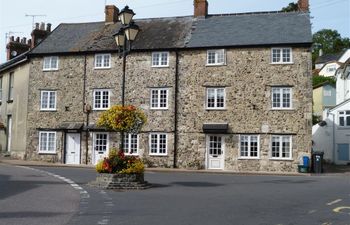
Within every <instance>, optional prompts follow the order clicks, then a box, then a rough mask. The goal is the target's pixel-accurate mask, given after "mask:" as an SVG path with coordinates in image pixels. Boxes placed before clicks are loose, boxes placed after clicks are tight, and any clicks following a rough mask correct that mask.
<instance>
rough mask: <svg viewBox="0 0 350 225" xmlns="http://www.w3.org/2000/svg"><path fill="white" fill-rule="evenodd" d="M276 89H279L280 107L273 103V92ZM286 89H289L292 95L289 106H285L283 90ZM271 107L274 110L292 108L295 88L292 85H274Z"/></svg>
mask: <svg viewBox="0 0 350 225" xmlns="http://www.w3.org/2000/svg"><path fill="white" fill-rule="evenodd" d="M275 89H277V90H279V96H280V97H279V98H280V101H279V106H278V107H277V106H274V105H273V92H274V90H275ZM284 89H288V90H289V95H290V98H289V107H284V106H283V90H284ZM271 108H272V109H273V110H291V109H293V88H292V87H283V86H282V87H272V88H271Z"/></svg>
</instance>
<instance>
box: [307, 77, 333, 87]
mask: <svg viewBox="0 0 350 225" xmlns="http://www.w3.org/2000/svg"><path fill="white" fill-rule="evenodd" d="M326 81H328V82H329V83H330V84H335V82H336V80H335V78H332V77H324V76H312V86H317V85H319V84H322V83H324V82H326Z"/></svg>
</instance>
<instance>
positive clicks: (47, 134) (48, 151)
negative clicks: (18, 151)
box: [38, 131, 57, 154]
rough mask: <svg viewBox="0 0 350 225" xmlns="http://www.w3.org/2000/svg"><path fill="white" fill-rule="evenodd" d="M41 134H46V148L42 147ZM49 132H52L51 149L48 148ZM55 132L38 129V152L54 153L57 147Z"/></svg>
mask: <svg viewBox="0 0 350 225" xmlns="http://www.w3.org/2000/svg"><path fill="white" fill-rule="evenodd" d="M43 134H46V140H45V141H46V149H42V141H41V136H42V135H43ZM50 134H54V146H53V150H49V149H48V148H49V135H50ZM56 142H57V132H55V131H40V132H39V149H38V153H42V154H56V152H57V149H56V146H57V143H56Z"/></svg>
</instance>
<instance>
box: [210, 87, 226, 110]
mask: <svg viewBox="0 0 350 225" xmlns="http://www.w3.org/2000/svg"><path fill="white" fill-rule="evenodd" d="M210 89H214V90H215V100H214V105H215V106H214V107H208V92H209V90H210ZM218 89H224V106H223V107H217V90H218ZM205 109H206V110H226V88H225V87H207V89H206V98H205Z"/></svg>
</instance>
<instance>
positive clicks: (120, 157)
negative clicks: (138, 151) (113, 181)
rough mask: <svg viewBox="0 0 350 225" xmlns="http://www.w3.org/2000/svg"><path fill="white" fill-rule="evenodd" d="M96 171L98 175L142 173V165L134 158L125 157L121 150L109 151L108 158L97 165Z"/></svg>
mask: <svg viewBox="0 0 350 225" xmlns="http://www.w3.org/2000/svg"><path fill="white" fill-rule="evenodd" d="M96 171H97V172H98V173H122V174H134V173H143V172H144V164H143V163H142V161H141V160H140V159H139V158H137V157H135V156H126V155H124V152H123V151H121V150H120V151H118V150H116V149H111V150H110V152H109V154H108V157H106V158H104V159H103V160H100V161H99V162H98V163H97V165H96Z"/></svg>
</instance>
